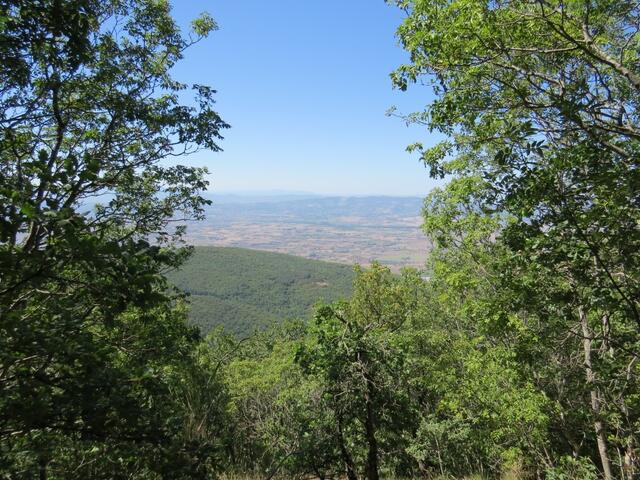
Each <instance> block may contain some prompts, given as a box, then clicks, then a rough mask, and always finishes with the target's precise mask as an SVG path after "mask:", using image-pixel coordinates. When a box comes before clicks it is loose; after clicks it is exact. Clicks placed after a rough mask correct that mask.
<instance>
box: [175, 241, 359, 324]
mask: <svg viewBox="0 0 640 480" xmlns="http://www.w3.org/2000/svg"><path fill="white" fill-rule="evenodd" d="M169 279H170V280H171V281H172V282H173V283H174V284H175V285H176V286H178V287H179V288H181V289H182V290H184V291H186V292H188V293H190V303H191V312H190V318H191V321H192V322H193V323H194V324H195V325H197V326H198V327H200V329H201V330H202V332H203V333H207V332H208V331H209V330H211V329H212V328H214V327H216V326H218V325H223V326H224V327H225V330H227V331H229V332H233V333H236V334H237V335H239V336H244V335H247V334H250V333H251V332H252V331H253V330H255V329H257V328H263V327H265V326H267V325H269V324H270V323H272V322H274V321H279V320H285V319H292V318H309V317H310V316H311V314H312V313H313V306H314V305H315V304H316V303H318V302H319V301H323V300H324V301H333V300H337V299H339V298H345V297H348V296H349V295H350V293H351V282H352V280H353V271H352V269H351V267H350V266H349V265H342V264H337V263H328V262H322V261H318V260H309V259H305V258H300V257H295V256H291V255H285V254H280V253H271V252H263V251H257V250H247V249H242V248H226V247H196V249H195V252H194V254H193V256H192V257H191V258H190V259H189V260H188V261H187V262H186V264H185V265H183V267H182V268H181V269H180V270H178V271H175V272H172V273H171V274H170V275H169Z"/></svg>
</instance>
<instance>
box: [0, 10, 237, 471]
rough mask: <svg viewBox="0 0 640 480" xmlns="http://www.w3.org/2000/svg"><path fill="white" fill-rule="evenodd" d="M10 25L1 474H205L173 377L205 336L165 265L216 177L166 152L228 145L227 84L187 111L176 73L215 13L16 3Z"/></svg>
mask: <svg viewBox="0 0 640 480" xmlns="http://www.w3.org/2000/svg"><path fill="white" fill-rule="evenodd" d="M0 25H1V26H2V30H1V32H0V85H1V88H0V111H2V114H1V116H0V471H1V472H2V473H3V475H5V478H35V477H37V476H38V477H39V478H70V477H73V476H77V477H82V478H132V477H135V478H149V477H155V478H157V477H158V476H160V477H162V478H184V477H189V478H198V477H204V476H207V475H209V474H210V470H211V468H210V466H211V465H210V464H211V463H212V462H211V461H201V458H205V459H212V458H213V450H212V449H211V448H210V447H211V443H210V442H209V440H207V441H203V442H192V441H191V440H190V439H189V437H188V436H186V435H185V433H184V431H185V418H186V412H185V410H184V409H183V408H181V407H180V405H179V403H177V402H176V401H175V400H176V398H175V394H174V393H173V392H174V391H175V389H173V388H172V384H173V383H174V382H175V377H176V375H177V376H178V377H180V376H182V375H183V374H178V373H176V372H186V371H190V370H191V369H193V368H196V365H194V360H193V357H192V351H193V349H194V347H195V345H196V343H197V341H198V333H197V331H196V330H195V329H192V328H189V327H187V326H186V325H185V315H184V313H183V311H182V310H181V309H180V308H178V307H176V305H175V299H174V298H172V296H170V295H168V294H167V292H168V286H167V284H166V281H165V279H164V277H163V275H162V272H163V270H165V269H167V268H174V267H175V266H177V265H178V264H180V262H181V261H182V260H183V259H184V258H185V256H186V254H188V250H183V249H177V248H176V247H175V246H174V245H175V243H174V241H175V240H178V239H179V238H180V236H181V235H182V233H183V231H182V229H181V228H177V229H176V228H171V227H170V226H171V219H172V218H174V217H175V216H176V215H181V216H184V217H186V218H199V217H201V216H202V212H203V207H204V205H205V204H206V203H207V202H206V200H205V199H203V198H202V197H201V196H200V195H199V192H200V191H201V190H203V189H204V188H205V187H206V185H207V182H206V180H205V179H204V174H205V173H206V171H205V170H204V169H200V168H193V167H186V166H181V165H174V164H172V165H167V164H166V162H163V160H164V159H166V158H167V157H171V158H172V159H175V157H176V156H177V157H180V156H182V155H184V154H186V153H189V152H193V151H195V150H197V149H198V148H201V147H207V148H210V149H212V150H218V149H219V148H218V146H217V144H216V142H217V141H218V140H219V139H220V138H221V136H220V131H221V130H222V129H224V128H226V127H227V125H226V124H225V123H224V122H223V121H222V120H221V119H220V118H219V117H218V115H217V113H216V112H215V111H214V110H213V98H212V94H213V91H212V90H211V89H209V88H208V87H204V86H197V85H195V86H193V89H194V90H195V96H196V101H195V106H188V105H183V104H181V103H180V101H179V97H180V95H181V93H180V92H181V91H182V90H185V89H186V88H187V87H188V86H187V85H182V84H180V83H178V82H176V81H174V80H173V79H172V78H171V76H170V75H169V71H170V70H171V68H172V67H173V66H174V65H175V64H176V62H178V61H179V60H180V59H181V58H182V54H183V52H184V50H185V49H186V48H188V47H189V46H190V45H191V44H192V43H193V42H195V41H198V39H200V38H202V36H204V35H206V34H207V33H208V32H209V31H211V30H212V29H213V28H214V27H215V24H214V23H213V21H212V20H211V19H210V18H209V17H208V16H206V15H205V16H203V17H202V18H200V19H199V20H197V21H196V22H195V23H194V26H193V30H194V32H192V33H191V34H190V35H186V36H183V35H182V34H181V32H180V31H179V29H178V28H177V26H176V24H175V22H174V21H173V19H172V17H171V15H170V6H169V3H168V2H166V1H163V0H125V1H120V0H100V1H97V0H43V1H38V2H31V1H22V0H9V1H2V2H0ZM96 197H97V198H98V199H99V202H100V203H98V204H95V208H91V207H89V206H88V205H90V204H94V201H95V200H96Z"/></svg>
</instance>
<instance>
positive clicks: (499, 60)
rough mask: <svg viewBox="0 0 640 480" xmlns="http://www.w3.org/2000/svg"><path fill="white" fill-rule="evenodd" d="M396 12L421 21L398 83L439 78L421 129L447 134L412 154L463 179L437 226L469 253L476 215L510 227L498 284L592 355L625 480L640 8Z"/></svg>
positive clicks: (442, 200)
mask: <svg viewBox="0 0 640 480" xmlns="http://www.w3.org/2000/svg"><path fill="white" fill-rule="evenodd" d="M394 3H396V4H397V5H399V6H400V7H402V8H404V9H406V11H407V12H408V16H407V18H406V20H405V21H404V22H403V24H402V26H401V27H400V28H399V30H398V36H399V38H400V40H401V42H402V43H403V45H404V47H405V48H406V49H407V50H408V51H409V53H410V54H411V63H409V64H407V65H403V66H401V67H400V68H399V69H398V70H397V71H396V72H395V73H394V74H393V81H394V83H395V85H396V86H398V87H399V88H401V89H405V88H407V86H408V85H409V84H410V83H412V82H416V81H418V80H421V81H422V80H424V79H427V81H428V82H429V83H430V84H431V86H432V88H433V89H434V92H435V94H436V99H435V100H434V101H433V102H432V103H431V104H430V105H429V107H428V108H427V109H426V110H425V111H424V112H419V113H416V114H411V115H409V116H408V118H409V119H410V120H413V121H417V122H420V123H423V124H425V125H427V126H428V127H429V129H431V130H437V131H440V132H442V133H444V134H446V135H447V136H448V139H447V140H445V141H444V142H441V143H439V144H438V145H436V146H435V147H432V148H423V146H422V145H421V144H415V145H412V146H411V147H410V150H417V151H419V152H420V154H421V158H422V160H423V161H424V162H425V164H427V165H428V166H429V167H431V174H432V175H433V176H436V177H444V176H446V175H452V176H453V179H454V180H453V181H452V182H451V183H450V184H449V186H448V187H446V188H445V189H444V191H443V192H440V193H436V194H434V195H433V196H432V197H431V200H430V202H429V203H428V204H427V208H426V215H427V228H428V229H432V230H431V233H432V234H434V236H436V237H437V236H438V235H440V236H439V238H437V240H439V241H440V242H441V243H442V245H443V246H445V248H458V247H457V246H456V243H459V242H460V241H461V239H462V237H464V236H465V235H469V229H466V228H465V227H466V226H467V225H468V223H469V221H468V220H469V219H472V220H473V221H474V222H475V221H477V220H478V219H479V218H484V219H486V221H487V222H488V224H491V223H493V224H494V225H495V229H494V230H493V232H491V233H490V234H489V235H484V234H485V233H486V232H483V235H484V238H485V239H486V240H487V241H490V242H497V243H499V244H501V245H503V246H505V247H506V250H504V252H506V253H505V255H506V257H505V258H508V259H509V260H508V261H505V262H504V263H503V264H502V265H501V267H500V269H496V270H494V273H495V276H493V277H492V278H491V279H490V281H491V283H492V284H494V285H501V286H502V287H504V288H505V289H506V290H505V291H510V292H511V294H510V295H511V299H512V300H515V298H516V297H518V301H515V302H514V303H513V305H512V306H513V307H514V310H513V311H514V312H528V313H529V314H530V315H531V314H533V315H534V317H533V318H538V319H539V320H540V323H538V324H537V325H538V327H539V330H538V332H537V333H540V334H544V333H548V332H546V331H545V330H546V327H549V328H550V330H551V331H553V332H555V337H554V338H555V340H554V341H555V342H557V343H558V344H560V343H561V338H562V337H566V336H567V335H569V337H570V338H571V339H572V341H570V342H567V343H565V344H563V348H571V349H572V350H573V351H574V352H576V353H577V352H580V353H581V356H582V358H583V361H582V368H583V378H584V380H583V382H582V387H583V388H582V390H583V392H584V395H583V396H582V398H583V399H584V401H583V402H584V405H585V406H586V405H588V408H589V410H590V412H589V417H590V418H591V423H592V427H591V430H592V434H591V438H593V439H595V443H596V444H597V451H598V457H599V463H600V465H601V470H602V472H603V474H604V476H605V478H613V476H614V475H616V473H615V472H614V466H613V463H614V460H612V459H613V458H616V459H621V460H617V463H618V464H619V465H618V468H619V471H620V475H623V476H626V477H629V478H631V476H633V475H634V474H635V473H634V472H636V471H637V468H638V465H637V462H638V460H637V448H638V447H637V441H638V439H637V437H636V434H635V433H634V432H635V431H636V429H637V424H638V417H637V415H636V414H635V413H634V412H637V411H638V410H637V398H636V395H635V393H634V392H635V390H636V389H637V385H638V362H637V355H638V351H639V349H638V346H639V340H640V316H639V312H640V303H639V302H640V264H639V263H638V262H639V257H638V255H637V254H635V252H637V250H638V247H639V246H640V229H638V223H639V221H640V197H639V194H638V192H640V189H639V188H638V187H639V186H640V185H639V181H640V176H639V172H640V169H639V168H638V167H639V164H638V158H639V157H638V151H639V146H640V143H639V140H640V128H639V127H638V120H639V118H638V112H639V110H638V102H639V100H640V70H639V69H638V63H637V58H638V54H639V53H640V52H639V48H640V36H639V34H638V32H639V26H640V24H639V22H640V17H639V10H638V6H637V3H636V2H632V1H606V0H603V1H591V0H580V1H571V2H569V1H564V0H535V1H525V0H507V1H475V0H461V1H449V0H437V1H430V0H398V1H396V2H394ZM443 219H448V222H449V223H448V224H447V223H442V222H441V220H443ZM465 219H466V220H465ZM442 227H444V228H442ZM472 235H473V234H472ZM516 292H517V293H516ZM524 292H527V293H526V294H525V293H524ZM503 298H504V297H503ZM534 324H535V322H531V323H528V326H531V325H534ZM545 325H546V326H545ZM538 327H537V328H538ZM574 358H575V356H574ZM605 385H607V388H605V387H604V386H605ZM614 432H615V433H614ZM614 452H616V453H617V454H616V455H613V453H614Z"/></svg>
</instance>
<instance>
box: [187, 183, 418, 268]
mask: <svg viewBox="0 0 640 480" xmlns="http://www.w3.org/2000/svg"><path fill="white" fill-rule="evenodd" d="M212 202H213V204H212V205H211V206H210V207H209V208H208V209H207V212H206V215H207V218H206V220H205V221H203V222H197V223H196V222H194V223H191V224H190V225H189V227H188V233H187V239H188V241H189V242H190V243H192V244H194V245H199V246H223V247H242V248H250V249H256V250H266V251H272V252H280V253H287V254H290V255H297V256H301V257H305V258H309V259H314V260H325V261H330V262H338V263H346V264H354V263H359V264H363V265H367V264H370V263H371V261H373V260H377V261H379V262H380V263H382V264H384V265H387V266H389V267H390V268H392V270H394V271H399V270H400V268H402V267H415V268H423V267H424V263H425V260H426V257H427V253H428V250H429V248H428V247H429V245H428V242H427V239H426V238H425V236H424V234H423V233H422V231H421V229H420V225H421V223H422V218H421V216H420V212H421V209H422V202H423V200H422V199H421V198H418V197H386V196H370V197H328V196H320V195H310V194H277V195H258V194H252V195H246V194H244V195H213V196H212Z"/></svg>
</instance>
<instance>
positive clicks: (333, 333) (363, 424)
mask: <svg viewBox="0 0 640 480" xmlns="http://www.w3.org/2000/svg"><path fill="white" fill-rule="evenodd" d="M356 272H357V277H356V280H355V281H354V293H353V296H352V298H351V299H350V301H349V302H338V303H336V304H334V305H326V306H324V307H321V308H319V309H318V311H317V314H316V317H315V324H314V329H313V330H312V335H313V337H312V338H313V340H312V341H311V342H310V344H308V345H305V346H304V347H303V348H301V349H300V351H299V352H298V355H297V360H298V362H299V363H300V365H301V366H302V367H303V370H304V371H305V372H306V373H307V375H309V376H311V377H312V378H317V379H318V380H319V381H320V382H321V384H322V385H323V386H324V395H325V398H326V402H327V404H328V406H329V408H330V409H331V410H332V412H333V417H334V419H335V422H336V425H335V428H334V431H335V434H336V443H337V445H338V448H339V451H340V452H341V456H342V462H343V465H344V471H345V472H346V474H347V477H348V478H349V480H355V479H356V478H357V475H358V470H359V468H358V464H357V463H359V462H358V461H357V460H358V459H359V458H360V457H364V459H363V462H362V463H363V464H364V466H363V470H364V476H365V477H366V478H367V479H369V480H377V479H378V478H379V469H380V465H379V464H380V457H381V455H382V453H387V452H385V447H389V449H390V450H391V451H393V449H398V450H401V447H400V446H399V444H400V442H401V435H400V432H402V431H403V430H404V429H405V428H406V423H407V421H408V420H409V417H408V416H406V413H407V411H408V410H407V408H406V407H407V405H406V398H405V390H403V389H402V388H399V386H400V385H401V384H402V380H403V378H404V371H403V365H404V347H403V342H402V337H401V336H400V335H399V333H398V332H399V331H400V329H401V328H402V327H403V325H404V323H405V321H406V320H407V318H408V316H409V315H410V314H411V312H412V309H413V307H414V306H415V304H416V302H417V285H418V279H417V278H416V275H415V273H410V272H405V275H404V276H403V277H402V278H401V279H396V278H394V277H393V276H392V275H391V272H390V271H389V269H388V268H385V267H382V266H380V265H378V264H375V263H374V264H373V265H372V267H371V269H370V270H368V271H362V270H359V269H357V270H356ZM383 438H384V439H385V440H387V441H386V442H382V439H383ZM350 445H354V446H355V447H356V449H355V450H352V449H350ZM381 446H382V448H381ZM363 447H364V453H361V451H362V449H363Z"/></svg>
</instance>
